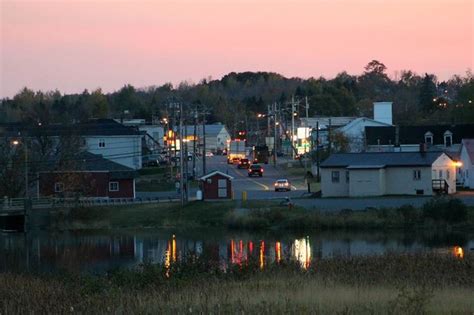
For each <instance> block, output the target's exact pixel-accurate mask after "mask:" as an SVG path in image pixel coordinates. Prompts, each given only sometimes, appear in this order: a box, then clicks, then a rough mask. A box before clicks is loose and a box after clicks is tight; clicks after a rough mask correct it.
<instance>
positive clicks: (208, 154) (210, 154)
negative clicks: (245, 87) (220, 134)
mask: <svg viewBox="0 0 474 315" xmlns="http://www.w3.org/2000/svg"><path fill="white" fill-rule="evenodd" d="M206 156H207V157H211V156H214V154H213V153H212V152H206Z"/></svg>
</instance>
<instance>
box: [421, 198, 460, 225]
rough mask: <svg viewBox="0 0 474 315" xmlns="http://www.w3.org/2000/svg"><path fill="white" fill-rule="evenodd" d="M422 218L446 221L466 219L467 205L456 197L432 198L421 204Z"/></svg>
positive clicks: (456, 221)
mask: <svg viewBox="0 0 474 315" xmlns="http://www.w3.org/2000/svg"><path fill="white" fill-rule="evenodd" d="M422 211H423V218H425V219H426V218H429V219H433V220H434V221H437V222H441V221H445V222H447V223H459V222H463V221H466V220H467V216H468V210H467V206H466V205H465V204H464V203H463V202H462V201H461V200H459V199H456V198H437V199H432V200H430V201H428V202H427V203H425V204H424V205H423V210H422Z"/></svg>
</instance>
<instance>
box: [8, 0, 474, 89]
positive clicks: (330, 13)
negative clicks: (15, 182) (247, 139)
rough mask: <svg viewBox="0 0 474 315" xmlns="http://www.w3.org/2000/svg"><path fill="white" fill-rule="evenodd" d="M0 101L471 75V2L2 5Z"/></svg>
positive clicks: (214, 0) (183, 0) (200, 0)
mask: <svg viewBox="0 0 474 315" xmlns="http://www.w3.org/2000/svg"><path fill="white" fill-rule="evenodd" d="M0 2H1V4H0V10H1V14H0V27H1V38H0V39H1V41H0V45H1V46H0V47H1V48H0V59H1V69H0V70H1V76H0V97H12V96H13V95H14V94H15V93H17V92H18V91H19V90H20V89H21V88H23V87H25V86H27V87H29V88H32V89H34V90H43V91H46V90H54V89H59V90H60V91H61V92H64V93H77V92H81V91H83V90H84V89H89V90H92V89H95V88H98V87H101V88H102V89H103V91H105V92H110V91H114V90H117V89H119V88H120V87H122V86H123V85H124V84H127V83H130V84H132V85H134V86H136V87H146V86H150V85H161V84H163V83H165V82H172V83H174V84H176V83H178V82H180V81H182V80H189V81H192V82H198V81H199V80H200V79H202V78H204V77H208V76H211V77H212V78H216V79H217V78H220V77H221V76H222V75H224V74H226V73H228V72H231V71H236V72H239V71H273V72H278V73H281V74H283V75H285V76H298V77H302V78H308V77H311V76H314V77H319V76H321V75H322V76H325V77H328V78H331V77H334V76H335V75H336V74H337V73H338V72H341V71H343V70H346V71H348V72H349V73H351V74H360V73H361V72H362V71H363V67H364V66H365V65H366V64H367V63H368V62H369V61H370V60H372V59H377V60H379V61H382V62H383V63H385V65H386V66H387V67H388V73H389V74H390V75H391V76H393V75H394V73H395V71H399V70H403V69H411V70H414V71H416V72H417V73H424V72H429V73H434V74H436V75H437V76H438V78H439V79H441V80H445V79H448V78H449V77H450V76H451V75H453V74H461V75H464V74H465V72H466V70H467V69H469V68H471V69H472V68H473V58H474V57H473V56H474V48H473V46H474V39H473V34H474V30H473V28H474V25H473V20H474V0H312V1H310V0H273V1H269V0H174V1H164V0H155V1H132V0H130V1H109V0H95V1H93V0H88V1H72V0H63V1H59V0H57V1H42V0H36V1H34V0H31V1H22V0H10V1H9V0H0Z"/></svg>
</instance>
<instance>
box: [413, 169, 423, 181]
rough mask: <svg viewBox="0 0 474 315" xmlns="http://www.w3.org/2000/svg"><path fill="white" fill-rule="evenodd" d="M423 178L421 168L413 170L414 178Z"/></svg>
mask: <svg viewBox="0 0 474 315" xmlns="http://www.w3.org/2000/svg"><path fill="white" fill-rule="evenodd" d="M420 179H421V170H413V180H420Z"/></svg>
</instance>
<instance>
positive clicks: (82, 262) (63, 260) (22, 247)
mask: <svg viewBox="0 0 474 315" xmlns="http://www.w3.org/2000/svg"><path fill="white" fill-rule="evenodd" d="M435 237H438V238H439V236H437V235H436V236H435ZM438 238H435V239H434V240H433V239H432V238H429V237H428V238H426V239H423V238H422V237H421V238H420V237H418V238H417V237H414V238H410V239H408V240H407V239H406V237H405V236H404V235H399V234H395V235H385V234H374V233H372V234H370V233H368V234H361V235H358V234H357V233H356V234H354V233H351V234H347V233H346V234H337V233H327V234H324V233H323V234H321V233H319V234H315V235H309V236H296V237H295V236H293V235H288V236H287V237H284V236H283V237H273V236H267V235H263V236H262V235H249V234H245V233H244V234H240V235H239V234H237V235H235V234H234V235H230V236H227V235H226V234H225V233H224V234H217V235H215V234H212V233H209V232H206V233H203V234H198V235H197V236H196V235H193V236H183V235H182V234H179V233H178V234H177V235H176V236H175V235H174V234H173V233H169V232H166V231H161V232H160V233H150V232H146V233H145V232H137V233H131V234H126V235H124V234H118V235H117V234H112V235H111V234H106V233H103V234H101V233H95V234H87V233H64V234H59V235H54V234H38V235H23V234H9V235H5V234H3V235H1V234H0V271H40V272H56V271H58V270H67V271H82V272H99V273H100V272H105V271H107V270H110V269H113V268H118V267H122V268H130V267H134V266H137V265H138V264H140V263H145V262H150V263H162V264H163V265H164V266H165V267H167V268H169V267H170V265H171V264H172V263H173V262H177V261H182V260H183V259H185V258H186V255H187V254H189V253H193V254H194V255H196V256H202V257H205V259H207V260H209V261H212V262H214V263H215V264H216V265H219V266H222V268H224V269H225V268H228V267H229V266H231V265H239V266H242V265H243V264H245V263H247V262H249V261H250V260H253V261H255V262H257V263H258V265H259V267H260V268H262V269H263V268H265V266H267V265H269V264H273V263H276V264H279V263H281V262H283V261H285V262H295V263H297V264H299V265H300V266H301V267H302V268H305V269H307V268H309V267H310V266H311V265H314V264H317V261H318V259H322V258H325V257H331V256H353V255H379V254H383V253H386V252H403V253H414V252H420V251H434V252H439V253H444V254H449V255H452V256H454V257H458V258H460V259H462V258H463V257H464V255H465V253H466V252H467V251H470V250H471V248H472V249H474V238H473V237H472V236H471V235H462V236H461V237H460V238H458V237H454V238H453V237H451V236H447V237H446V238H445V239H438Z"/></svg>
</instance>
